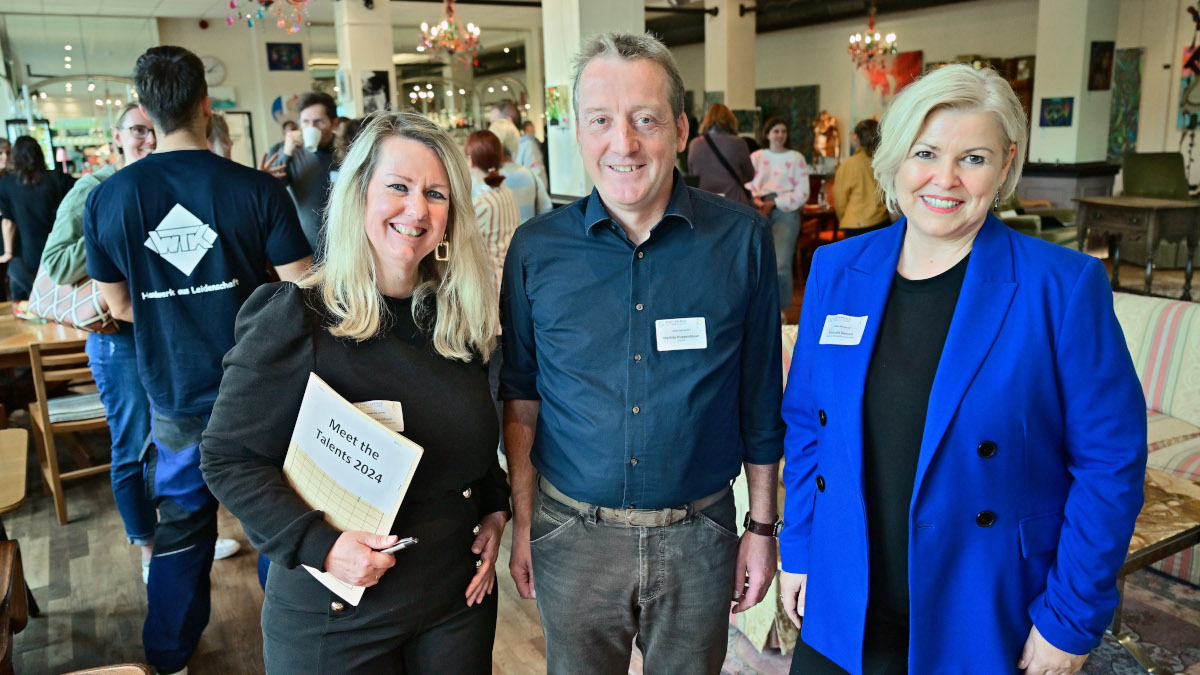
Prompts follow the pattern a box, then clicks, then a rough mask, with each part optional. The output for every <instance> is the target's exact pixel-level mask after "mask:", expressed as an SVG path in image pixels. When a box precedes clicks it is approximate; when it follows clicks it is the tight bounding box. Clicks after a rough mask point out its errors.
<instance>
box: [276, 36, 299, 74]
mask: <svg viewBox="0 0 1200 675" xmlns="http://www.w3.org/2000/svg"><path fill="white" fill-rule="evenodd" d="M267 69H268V70H304V51H303V47H302V46H301V45H300V44H298V43H292V42H268V43H267Z"/></svg>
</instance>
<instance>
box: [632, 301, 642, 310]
mask: <svg viewBox="0 0 1200 675" xmlns="http://www.w3.org/2000/svg"><path fill="white" fill-rule="evenodd" d="M634 308H636V309H637V311H639V312H640V311H642V309H643V307H642V303H640V302H639V303H638V304H636V305H634Z"/></svg>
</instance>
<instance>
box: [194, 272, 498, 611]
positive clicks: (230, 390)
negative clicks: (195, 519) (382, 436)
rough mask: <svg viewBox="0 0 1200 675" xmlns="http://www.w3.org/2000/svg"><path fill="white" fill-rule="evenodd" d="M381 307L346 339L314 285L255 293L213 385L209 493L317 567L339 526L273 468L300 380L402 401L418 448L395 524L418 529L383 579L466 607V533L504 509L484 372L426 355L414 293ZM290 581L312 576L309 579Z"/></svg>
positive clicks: (350, 394)
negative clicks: (379, 320) (360, 331)
mask: <svg viewBox="0 0 1200 675" xmlns="http://www.w3.org/2000/svg"><path fill="white" fill-rule="evenodd" d="M386 305H387V309H388V314H389V315H390V317H389V318H388V319H387V321H388V323H389V324H390V327H389V329H388V330H387V331H386V332H385V333H384V334H383V335H382V336H380V337H376V338H373V339H371V340H367V341H364V342H355V341H353V340H347V339H339V338H335V337H333V336H332V335H331V334H330V333H329V331H328V330H327V329H326V328H325V327H324V326H328V325H329V324H330V320H329V318H328V317H327V315H326V314H325V312H324V311H323V310H322V309H319V308H322V307H323V305H322V303H321V300H320V296H319V294H317V293H316V292H314V291H311V290H301V289H300V288H299V287H297V286H296V285H295V284H292V283H275V284H267V285H265V286H262V287H260V288H259V289H257V290H256V291H255V292H254V294H253V295H251V296H250V299H249V300H247V301H246V304H245V306H244V307H243V308H242V311H241V313H240V314H239V315H238V318H237V326H236V329H235V330H236V335H235V337H236V340H237V344H236V345H235V346H234V348H233V349H232V350H230V352H229V353H228V354H227V355H226V356H225V360H224V368H225V374H224V378H223V379H222V380H221V392H220V394H219V395H218V397H217V401H216V404H215V406H214V408H213V413H212V419H211V420H210V422H209V425H208V429H207V430H206V431H205V432H204V440H203V442H202V443H201V447H200V450H201V453H202V460H201V469H202V470H203V472H204V479H205V481H207V482H208V485H209V487H210V488H211V489H212V492H213V494H214V495H216V497H217V499H219V500H220V501H221V503H223V504H224V505H225V506H226V507H227V508H228V509H229V510H230V512H232V513H233V514H234V515H235V516H237V517H238V518H239V519H240V520H241V521H242V523H243V525H244V526H245V530H246V536H247V537H248V538H249V539H250V543H252V544H253V545H254V546H255V548H257V549H258V550H259V551H261V552H262V553H263V554H265V555H266V556H267V557H268V558H270V559H271V561H272V562H273V563H275V564H278V565H282V566H284V567H286V568H294V567H296V566H297V565H299V564H304V565H309V566H311V567H315V568H317V569H323V565H324V561H325V556H326V554H328V552H329V549H330V548H331V547H332V546H333V543H334V541H335V540H336V539H337V537H338V535H339V534H340V533H339V532H338V531H337V530H335V529H334V528H333V527H332V526H331V525H329V524H327V523H326V522H325V521H324V520H323V518H322V514H321V513H320V512H319V511H313V510H312V509H310V508H309V507H308V505H306V504H305V503H304V502H303V501H302V500H301V499H300V497H299V496H298V495H297V494H296V493H295V492H294V491H293V490H292V489H291V488H290V487H288V485H287V484H286V482H285V481H284V478H283V473H282V468H283V461H284V457H285V456H286V454H287V449H288V443H289V440H290V438H291V435H292V428H293V427H294V426H295V422H296V416H297V414H298V413H299V410H300V402H301V399H302V398H303V397H304V388H305V385H306V383H307V381H308V375H309V373H310V372H315V373H316V374H317V375H318V376H319V377H321V378H322V379H323V380H325V382H326V383H328V384H329V386H331V387H332V388H333V389H334V390H335V391H337V392H338V393H339V394H341V395H342V396H343V397H344V398H346V399H347V400H349V401H351V402H360V401H370V400H381V399H382V400H390V401H399V402H400V404H401V406H402V408H403V411H404V424H405V429H404V435H405V437H407V438H409V439H411V440H412V441H413V442H414V443H416V444H418V445H420V446H421V447H422V448H424V450H425V452H424V455H423V456H422V458H421V461H420V463H419V464H418V465H417V470H416V473H415V475H414V476H413V479H412V482H411V484H410V486H409V489H408V492H407V494H406V495H405V497H404V502H403V503H402V504H401V506H400V512H399V514H397V516H396V522H395V524H394V525H393V526H392V530H391V532H392V533H393V534H396V535H399V536H401V537H417V538H418V539H419V540H420V544H419V545H418V546H415V547H413V548H412V549H410V550H408V551H405V553H404V555H398V556H397V558H396V561H397V565H396V567H394V568H392V569H391V570H389V572H388V575H387V577H385V579H384V580H385V581H389V580H390V582H391V583H392V584H394V586H393V588H394V589H395V593H397V594H400V593H405V592H407V591H405V590H404V589H412V593H415V594H417V595H427V596H428V595H437V596H438V597H439V598H440V599H441V600H442V601H443V602H450V601H453V602H463V593H464V592H465V591H466V587H467V582H468V581H469V580H470V578H471V576H472V575H474V573H475V560H476V558H478V556H476V555H475V554H473V553H472V552H471V550H470V546H471V542H472V541H474V536H473V534H472V532H471V530H472V528H473V527H474V526H475V525H476V524H477V523H478V522H479V518H480V517H481V516H482V515H485V514H488V513H494V512H496V511H508V510H509V506H508V495H509V490H508V483H507V480H506V477H505V475H504V472H503V470H502V469H501V468H500V465H499V461H498V458H497V455H496V448H497V445H498V442H499V431H498V430H499V424H498V423H497V420H496V412H495V407H494V405H493V403H492V398H491V394H490V391H489V389H488V380H487V369H486V367H485V366H484V365H483V364H482V363H481V362H480V360H479V359H474V360H472V361H471V362H469V363H467V362H463V361H456V360H450V359H446V358H445V357H443V356H441V355H439V354H438V353H437V352H435V351H434V350H433V348H432V347H431V346H430V341H429V340H428V338H427V337H426V334H425V332H423V331H422V330H421V329H419V328H418V327H417V325H416V324H415V323H414V322H413V319H412V315H411V312H410V307H411V304H410V300H407V299H406V300H394V299H388V300H387V302H386ZM430 313H431V314H432V312H430ZM429 325H430V326H432V325H433V319H432V317H431V318H430V320H429ZM468 488H469V489H470V490H471V492H470V493H469V495H470V496H469V498H468V497H465V496H464V492H465V491H466V490H467V489H468ZM296 578H297V579H305V580H306V581H307V580H311V577H309V576H308V575H307V574H300V575H299V576H297V577H296ZM316 583H317V582H316V581H315V580H313V581H312V584H316ZM313 588H314V589H317V590H318V591H322V590H323V589H322V588H321V587H320V586H319V585H315V586H313ZM386 590H387V589H386V588H385V591H386ZM368 595H374V596H376V597H380V596H381V595H382V596H384V597H386V596H388V595H389V594H388V593H387V592H384V593H382V594H381V593H380V592H379V591H378V590H376V591H375V592H373V593H368ZM409 595H410V596H411V595H412V594H409ZM322 597H323V596H322ZM326 604H328V601H326ZM397 606H398V605H396V604H395V603H393V604H392V609H395V608H396V607H397ZM443 611H444V609H443Z"/></svg>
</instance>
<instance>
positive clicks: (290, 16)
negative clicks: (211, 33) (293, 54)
mask: <svg viewBox="0 0 1200 675" xmlns="http://www.w3.org/2000/svg"><path fill="white" fill-rule="evenodd" d="M310 1H311V0H240V3H239V0H229V9H230V11H231V14H229V16H227V17H225V23H226V24H228V25H230V26H232V25H234V24H236V23H245V24H246V26H247V27H248V28H254V22H255V21H257V22H258V24H259V26H265V25H267V23H269V22H270V21H274V22H275V27H276V28H280V29H282V30H284V31H286V32H288V33H299V32H300V28H301V27H302V26H311V25H312V22H311V21H310V20H309V17H308V10H309V2H310ZM239 4H240V5H242V6H240V7H239ZM268 13H269V14H270V15H271V16H269V17H268V16H267V15H268Z"/></svg>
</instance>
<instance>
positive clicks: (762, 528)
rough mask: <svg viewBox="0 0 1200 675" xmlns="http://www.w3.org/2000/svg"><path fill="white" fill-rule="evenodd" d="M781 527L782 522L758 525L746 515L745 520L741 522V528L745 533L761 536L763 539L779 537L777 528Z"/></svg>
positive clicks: (758, 523)
mask: <svg viewBox="0 0 1200 675" xmlns="http://www.w3.org/2000/svg"><path fill="white" fill-rule="evenodd" d="M781 525H783V521H782V520H776V521H775V522H774V523H760V522H758V521H757V520H754V519H752V518H751V517H750V514H749V513H747V514H746V518H745V519H744V520H743V521H742V527H743V528H744V529H745V530H746V531H747V532H753V533H754V534H758V535H762V536H764V537H775V536H778V535H779V527H780V526H781Z"/></svg>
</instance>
